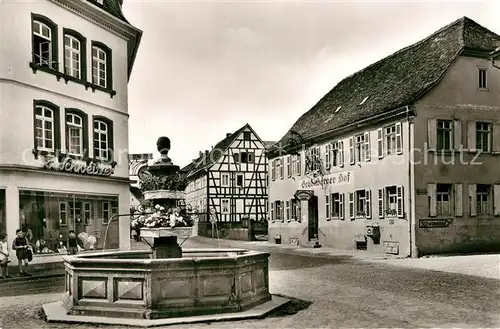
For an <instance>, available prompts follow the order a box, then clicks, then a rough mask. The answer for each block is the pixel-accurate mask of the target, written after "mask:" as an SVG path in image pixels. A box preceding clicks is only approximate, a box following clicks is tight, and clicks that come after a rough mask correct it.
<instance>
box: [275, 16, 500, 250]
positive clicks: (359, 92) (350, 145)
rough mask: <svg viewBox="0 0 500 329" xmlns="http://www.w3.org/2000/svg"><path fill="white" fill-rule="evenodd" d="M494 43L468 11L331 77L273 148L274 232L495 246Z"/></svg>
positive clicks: (400, 244)
mask: <svg viewBox="0 0 500 329" xmlns="http://www.w3.org/2000/svg"><path fill="white" fill-rule="evenodd" d="M498 46H500V36H498V35H497V34H495V33H493V32H491V31H490V30H488V29H486V28H484V27H482V26H480V25H479V24H477V23H476V22H474V21H472V20H470V19H469V18H466V17H464V18H461V19H459V20H457V21H455V22H453V23H452V24H450V25H448V26H446V27H444V28H442V29H440V30H439V31H437V32H435V33H434V34H432V35H431V36H429V37H427V38H426V39H424V40H422V41H420V42H417V43H416V44H414V45H411V46H409V47H407V48H404V49H402V50H400V51H398V52H396V53H394V54H393V55H390V56H389V57H387V58H384V59H382V60H380V61H379V62H377V63H375V64H373V65H371V66H369V67H367V68H365V69H363V70H361V71H359V72H357V73H355V74H354V75H352V76H350V77H348V78H346V79H344V80H343V81H341V82H340V83H339V84H338V85H337V86H335V87H334V88H333V89H332V90H331V91H330V92H329V93H328V94H327V95H326V96H325V97H323V98H322V99H321V100H320V101H319V102H318V103H317V104H316V105H315V106H314V107H313V108H312V109H311V110H310V111H308V112H307V113H305V114H304V115H303V116H302V117H300V118H299V119H298V121H297V122H296V123H295V124H294V125H293V127H292V128H291V129H290V131H289V132H288V133H287V134H286V135H285V136H284V137H283V138H282V139H281V140H280V142H278V143H277V144H275V145H274V147H273V150H272V151H271V152H269V159H270V166H269V175H270V177H271V179H270V184H269V211H270V218H271V222H270V224H269V240H270V241H277V240H280V241H281V243H290V244H298V245H305V244H308V243H314V244H319V245H325V246H330V247H336V248H343V249H362V250H369V251H374V252H380V253H388V254H397V255H400V256H418V255H424V254H432V253H444V252H465V251H478V250H497V249H499V247H500V221H499V216H500V185H499V184H500V181H499V180H498V178H497V177H496V174H495V172H496V168H498V166H499V165H500V157H499V154H500V153H499V152H500V121H499V119H498V118H499V114H500V70H499V69H498V68H496V67H495V66H496V65H495V64H494V63H492V61H491V56H492V51H493V50H494V49H496V48H497V47H498Z"/></svg>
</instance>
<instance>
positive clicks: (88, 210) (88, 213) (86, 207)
mask: <svg viewBox="0 0 500 329" xmlns="http://www.w3.org/2000/svg"><path fill="white" fill-rule="evenodd" d="M91 219H92V203H90V202H84V203H83V222H84V223H85V225H89V224H90V220H91Z"/></svg>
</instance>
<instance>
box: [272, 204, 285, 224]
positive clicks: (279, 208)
mask: <svg viewBox="0 0 500 329" xmlns="http://www.w3.org/2000/svg"><path fill="white" fill-rule="evenodd" d="M274 209H275V214H276V220H281V221H283V201H275V202H274Z"/></svg>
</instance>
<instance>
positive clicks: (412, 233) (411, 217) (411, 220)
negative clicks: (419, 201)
mask: <svg viewBox="0 0 500 329" xmlns="http://www.w3.org/2000/svg"><path fill="white" fill-rule="evenodd" d="M409 112H410V108H409V106H406V122H407V124H408V129H407V135H408V136H407V138H408V234H409V242H410V255H409V256H410V257H412V258H417V257H418V249H417V245H416V228H417V227H416V218H415V209H414V208H415V205H414V201H413V200H414V199H415V198H414V192H415V191H414V186H415V172H414V166H413V164H414V163H415V161H414V154H413V150H414V147H415V141H414V139H413V128H414V125H413V122H410V116H409Z"/></svg>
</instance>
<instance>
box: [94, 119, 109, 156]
mask: <svg viewBox="0 0 500 329" xmlns="http://www.w3.org/2000/svg"><path fill="white" fill-rule="evenodd" d="M93 121H94V125H93V128H94V157H95V158H96V159H98V160H104V161H106V160H112V159H113V154H112V152H113V123H112V121H110V120H109V119H107V118H104V117H100V116H95V117H94V120H93Z"/></svg>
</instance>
